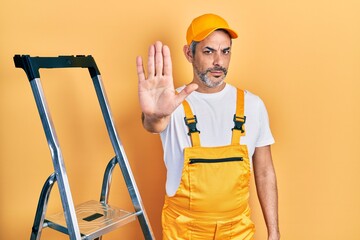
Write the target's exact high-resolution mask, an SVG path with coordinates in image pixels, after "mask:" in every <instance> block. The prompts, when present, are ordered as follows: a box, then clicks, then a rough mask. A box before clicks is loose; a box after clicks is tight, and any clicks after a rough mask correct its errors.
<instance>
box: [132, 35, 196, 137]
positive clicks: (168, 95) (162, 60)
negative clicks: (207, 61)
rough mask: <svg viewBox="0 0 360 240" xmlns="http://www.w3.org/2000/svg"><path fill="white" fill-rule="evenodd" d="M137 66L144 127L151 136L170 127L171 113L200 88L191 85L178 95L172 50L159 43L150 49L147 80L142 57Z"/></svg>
mask: <svg viewBox="0 0 360 240" xmlns="http://www.w3.org/2000/svg"><path fill="white" fill-rule="evenodd" d="M136 66H137V74H138V80H139V83H138V92H139V100H140V106H141V110H142V112H143V114H144V127H145V128H146V129H147V130H149V131H151V132H161V131H162V130H163V129H164V128H165V127H166V125H167V124H168V120H169V116H170V115H171V113H172V112H173V111H175V109H176V108H177V107H178V106H179V105H180V104H181V103H182V101H184V99H185V98H186V97H187V96H188V95H189V94H190V93H192V92H193V91H194V90H196V89H197V87H198V86H197V85H196V84H189V85H188V86H186V87H185V88H184V89H183V90H182V91H181V92H180V93H178V94H177V93H176V92H175V89H174V82H173V77H172V63H171V56H170V49H169V47H168V46H166V45H163V44H162V43H161V42H159V41H157V42H155V44H154V45H151V46H150V48H149V54H148V63H147V76H146V75H145V72H144V65H143V60H142V58H141V57H137V58H136Z"/></svg>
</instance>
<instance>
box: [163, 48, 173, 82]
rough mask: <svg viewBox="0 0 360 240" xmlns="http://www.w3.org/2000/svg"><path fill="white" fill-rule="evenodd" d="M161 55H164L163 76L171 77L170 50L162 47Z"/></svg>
mask: <svg viewBox="0 0 360 240" xmlns="http://www.w3.org/2000/svg"><path fill="white" fill-rule="evenodd" d="M163 55H164V75H167V76H172V63H171V55H170V49H169V47H168V46H166V45H164V47H163Z"/></svg>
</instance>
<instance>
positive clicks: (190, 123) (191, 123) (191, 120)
mask: <svg viewBox="0 0 360 240" xmlns="http://www.w3.org/2000/svg"><path fill="white" fill-rule="evenodd" d="M182 105H183V107H184V111H185V118H184V120H185V124H186V126H187V127H188V129H189V132H188V135H189V136H190V139H191V144H192V146H193V147H196V146H200V135H199V133H200V131H199V130H197V128H196V123H197V119H196V115H194V114H193V112H192V111H191V108H190V105H189V103H188V102H187V101H186V100H184V101H183V103H182Z"/></svg>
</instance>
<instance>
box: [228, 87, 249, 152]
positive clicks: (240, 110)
mask: <svg viewBox="0 0 360 240" xmlns="http://www.w3.org/2000/svg"><path fill="white" fill-rule="evenodd" d="M244 102H245V96H244V91H243V90H241V89H237V100H236V113H235V115H234V128H233V129H232V138H231V144H232V145H234V144H239V143H240V137H241V136H245V127H244V124H245V121H246V116H245V115H244Z"/></svg>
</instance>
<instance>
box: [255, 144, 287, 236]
mask: <svg viewBox="0 0 360 240" xmlns="http://www.w3.org/2000/svg"><path fill="white" fill-rule="evenodd" d="M253 166H254V176H255V184H256V190H257V193H258V197H259V201H260V205H261V209H262V211H263V215H264V219H265V223H266V227H267V229H268V237H269V238H268V239H269V240H278V239H280V233H279V220H278V191H277V183H276V175H275V169H274V165H273V161H272V156H271V149H270V146H264V147H257V148H256V149H255V153H254V156H253Z"/></svg>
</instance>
